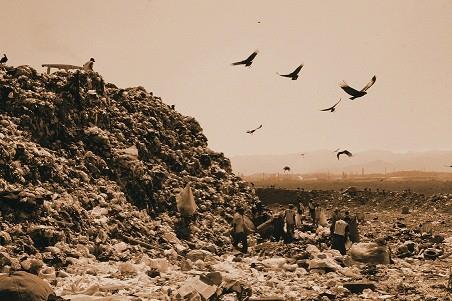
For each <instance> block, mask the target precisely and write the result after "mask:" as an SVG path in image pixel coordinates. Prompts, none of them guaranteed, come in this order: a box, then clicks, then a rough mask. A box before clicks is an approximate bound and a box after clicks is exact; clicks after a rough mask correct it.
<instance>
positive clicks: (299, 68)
mask: <svg viewBox="0 0 452 301" xmlns="http://www.w3.org/2000/svg"><path fill="white" fill-rule="evenodd" d="M301 68H303V64H301V65H300V66H298V67H297V69H295V70H294V71H293V72H292V73H289V74H279V73H278V75H279V76H283V77H289V78H290V79H292V80H296V79H298V73H300V70H301Z"/></svg>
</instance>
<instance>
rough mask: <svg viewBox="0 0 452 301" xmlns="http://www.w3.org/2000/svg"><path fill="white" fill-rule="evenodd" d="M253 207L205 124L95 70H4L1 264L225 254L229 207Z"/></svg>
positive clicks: (0, 80)
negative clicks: (188, 193)
mask: <svg viewBox="0 0 452 301" xmlns="http://www.w3.org/2000/svg"><path fill="white" fill-rule="evenodd" d="M187 183H190V186H191V188H192V189H193V194H194V197H195V201H196V203H197V206H198V211H197V219H196V221H195V222H194V224H193V225H192V239H191V241H190V242H188V243H187V242H185V241H181V240H179V239H178V238H177V237H176V233H175V230H174V229H175V222H176V221H177V218H176V214H177V209H176V195H177V194H178V193H179V191H181V190H182V189H183V188H184V187H185V186H186V185H187ZM253 199H255V195H254V191H253V189H252V187H251V186H250V185H249V184H247V183H246V182H244V181H242V180H241V179H240V178H239V177H237V176H235V175H234V174H233V173H232V170H231V164H230V161H229V159H227V158H225V157H224V155H223V154H222V153H216V152H214V151H212V150H210V149H209V148H208V145H207V138H206V137H205V136H204V134H203V132H202V128H201V126H200V125H199V123H198V122H197V121H196V120H195V119H194V118H192V117H188V116H183V115H181V114H179V113H178V112H176V111H175V110H174V109H173V108H171V107H170V106H168V105H167V104H165V103H164V102H163V101H162V100H161V99H160V98H159V97H155V96H153V94H152V93H150V92H147V91H146V90H145V89H144V88H142V87H135V88H127V89H120V88H118V87H116V86H115V85H114V84H110V83H105V81H104V80H103V78H102V77H101V76H100V75H99V74H98V73H96V72H84V71H76V72H65V71H58V72H55V73H52V74H41V73H38V72H37V71H36V70H34V69H33V68H31V67H29V66H19V67H8V66H6V67H4V68H3V69H0V223H1V228H0V230H1V232H0V244H1V246H0V254H3V255H2V256H0V261H1V260H3V257H5V258H6V259H4V260H5V261H6V263H7V264H4V262H3V264H1V265H0V266H8V268H10V269H19V268H20V265H21V260H24V258H37V259H39V260H41V259H42V260H44V262H45V263H47V264H49V265H54V266H55V265H61V266H64V265H65V264H67V262H66V257H75V258H78V257H82V256H84V255H88V254H89V255H90V256H95V257H96V258H97V259H99V260H109V259H121V260H127V256H130V254H128V253H127V252H117V250H116V251H115V249H113V247H112V246H114V245H117V244H118V243H121V242H127V243H128V244H132V245H134V246H135V248H136V249H135V250H132V251H133V252H135V253H139V252H143V251H146V252H147V253H148V254H151V255H156V256H157V255H159V254H162V253H163V252H164V251H168V250H177V252H179V253H181V254H183V252H186V251H187V250H189V249H190V248H204V249H208V250H210V251H213V252H219V251H220V250H222V249H223V248H229V243H228V241H229V238H228V237H227V236H228V234H227V231H228V227H227V225H228V219H229V218H230V217H231V216H230V214H231V212H232V209H233V207H234V206H236V205H237V204H238V203H240V204H243V205H245V204H246V203H250V202H251V201H252V200H253ZM133 252H132V253H133ZM121 256H123V257H125V258H118V257H121ZM22 266H23V265H22Z"/></svg>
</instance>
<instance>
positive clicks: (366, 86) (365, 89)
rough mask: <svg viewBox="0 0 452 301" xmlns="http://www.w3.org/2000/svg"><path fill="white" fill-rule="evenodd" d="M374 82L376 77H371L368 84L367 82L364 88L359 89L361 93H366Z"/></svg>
mask: <svg viewBox="0 0 452 301" xmlns="http://www.w3.org/2000/svg"><path fill="white" fill-rule="evenodd" d="M376 81H377V77H376V76H375V75H374V76H373V77H372V79H371V80H370V82H368V83H367V85H365V86H364V88H362V89H361V92H365V91H367V89H369V88H370V87H372V85H373V84H375V82H376Z"/></svg>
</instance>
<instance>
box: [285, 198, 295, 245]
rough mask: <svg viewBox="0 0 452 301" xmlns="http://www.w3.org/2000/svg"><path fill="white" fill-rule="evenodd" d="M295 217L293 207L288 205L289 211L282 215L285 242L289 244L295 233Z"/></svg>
mask: <svg viewBox="0 0 452 301" xmlns="http://www.w3.org/2000/svg"><path fill="white" fill-rule="evenodd" d="M295 216H296V212H295V209H294V205H292V204H290V205H289V209H287V210H286V212H285V214H284V218H285V223H286V231H287V235H286V240H285V241H286V242H290V241H292V240H293V239H294V232H295Z"/></svg>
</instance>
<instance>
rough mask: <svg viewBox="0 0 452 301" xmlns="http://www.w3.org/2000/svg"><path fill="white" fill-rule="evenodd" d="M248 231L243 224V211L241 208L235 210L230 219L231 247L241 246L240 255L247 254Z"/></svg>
mask: <svg viewBox="0 0 452 301" xmlns="http://www.w3.org/2000/svg"><path fill="white" fill-rule="evenodd" d="M249 232H250V229H248V226H247V225H246V223H245V210H244V209H243V208H242V207H238V208H237V212H236V213H235V214H234V217H233V219H232V245H233V246H234V247H236V248H237V247H238V245H239V243H241V244H242V250H241V251H242V253H247V252H248V233H249Z"/></svg>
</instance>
